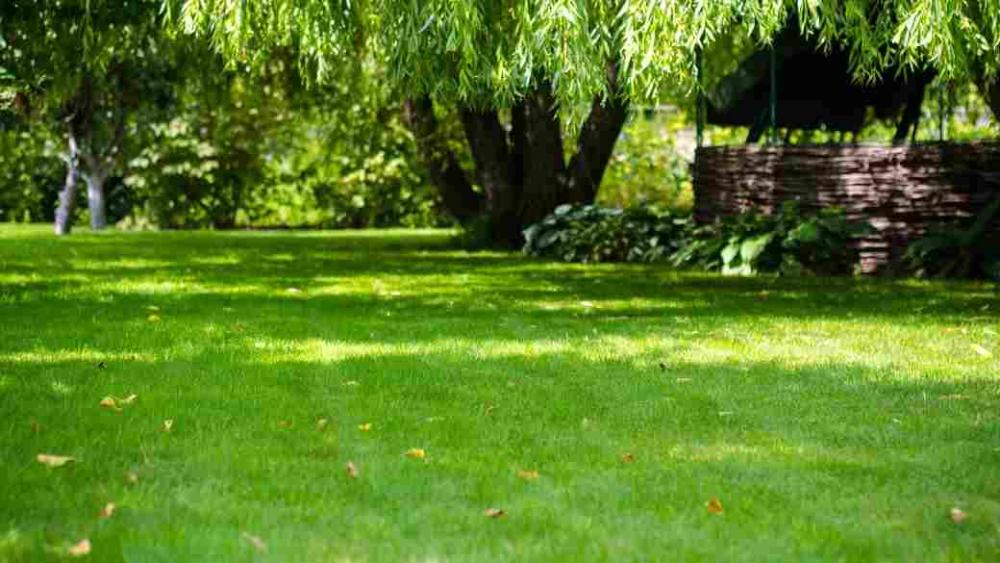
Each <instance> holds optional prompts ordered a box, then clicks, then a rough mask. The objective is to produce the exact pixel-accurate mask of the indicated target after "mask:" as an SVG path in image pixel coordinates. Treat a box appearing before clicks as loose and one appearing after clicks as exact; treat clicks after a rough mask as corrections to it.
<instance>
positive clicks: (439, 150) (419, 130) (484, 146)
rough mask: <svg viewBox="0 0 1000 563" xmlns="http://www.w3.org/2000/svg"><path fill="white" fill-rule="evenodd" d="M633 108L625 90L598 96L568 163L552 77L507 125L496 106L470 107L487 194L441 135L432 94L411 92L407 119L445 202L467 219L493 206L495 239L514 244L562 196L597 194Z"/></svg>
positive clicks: (583, 199) (470, 129)
mask: <svg viewBox="0 0 1000 563" xmlns="http://www.w3.org/2000/svg"><path fill="white" fill-rule="evenodd" d="M614 70H615V69H614V66H613V65H611V66H609V73H608V78H609V81H611V82H610V86H611V88H610V90H611V91H612V92H616V90H617V88H616V84H615V82H614V81H615V76H614ZM627 114H628V106H627V104H626V103H625V102H624V101H622V100H621V98H620V97H618V96H614V95H613V96H611V97H610V98H609V99H607V100H604V101H602V100H600V99H596V100H595V101H594V103H593V105H592V107H591V111H590V115H589V116H588V118H587V120H586V122H585V123H584V125H583V128H582V129H581V131H580V136H579V138H578V139H577V143H576V152H575V153H574V155H573V157H572V159H571V160H570V165H569V168H568V169H567V166H566V157H565V154H564V148H563V138H562V129H561V126H560V123H559V114H558V112H557V108H556V101H555V97H554V96H553V94H552V89H551V86H550V85H549V84H548V83H545V82H543V83H542V84H541V85H540V86H539V87H538V88H537V89H536V90H535V91H533V92H531V93H530V94H528V95H527V96H525V97H524V99H522V100H521V101H520V102H519V103H518V104H517V105H515V106H514V107H512V108H511V121H510V127H509V128H508V129H506V130H505V128H504V126H503V124H502V123H501V122H500V119H499V116H498V113H497V111H496V110H495V109H491V110H474V109H469V108H464V109H462V110H461V112H460V115H461V121H462V127H463V129H464V131H465V137H466V140H467V141H468V146H469V151H470V153H471V155H472V160H473V162H474V164H475V172H476V181H477V182H478V184H479V186H481V187H482V190H483V194H479V193H476V192H475V191H474V190H473V189H472V185H471V183H470V182H469V180H468V179H467V178H466V175H465V173H464V171H463V170H462V169H461V168H460V167H459V165H458V160H457V158H456V157H455V155H454V154H453V153H452V152H451V151H450V150H448V149H447V147H445V146H444V143H442V142H441V141H440V139H439V136H438V133H437V120H436V119H435V118H434V112H433V109H432V106H431V102H430V99H429V98H426V97H425V98H422V99H419V100H408V101H407V102H406V103H405V105H404V117H405V119H406V122H407V124H408V125H409V127H410V129H411V130H412V131H413V133H414V136H415V137H416V140H417V144H418V147H419V149H420V152H421V155H422V157H423V159H424V160H425V162H426V164H427V166H428V168H429V171H430V176H431V181H432V182H433V183H434V184H435V185H436V186H437V188H438V190H439V191H440V193H441V195H442V198H443V199H444V202H445V206H446V207H447V208H448V210H449V211H450V212H451V213H452V215H454V216H455V217H456V218H458V219H459V220H460V221H462V222H468V221H469V220H471V219H473V218H475V217H477V216H480V215H482V214H485V216H486V219H487V220H488V227H489V230H490V238H491V240H492V242H493V243H494V244H496V245H501V246H505V247H508V248H516V247H517V246H519V245H520V244H521V243H522V241H523V235H522V231H523V229H524V228H525V227H527V226H528V225H530V224H532V223H535V222H537V221H539V220H540V219H542V218H543V217H545V215H547V214H548V213H551V212H552V211H553V210H554V209H555V208H556V207H558V206H559V205H560V204H563V203H592V202H593V201H594V198H595V196H596V195H597V189H598V187H599V186H600V184H601V179H602V178H603V176H604V171H605V169H606V168H607V165H608V162H609V161H610V159H611V154H612V152H613V150H614V146H615V141H616V140H617V139H618V135H619V133H620V132H621V129H622V127H623V126H624V124H625V119H626V117H627Z"/></svg>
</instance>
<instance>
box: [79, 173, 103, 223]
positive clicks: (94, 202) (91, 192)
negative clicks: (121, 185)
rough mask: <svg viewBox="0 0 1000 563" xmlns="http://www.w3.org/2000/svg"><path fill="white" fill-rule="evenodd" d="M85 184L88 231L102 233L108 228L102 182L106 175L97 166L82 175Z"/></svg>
mask: <svg viewBox="0 0 1000 563" xmlns="http://www.w3.org/2000/svg"><path fill="white" fill-rule="evenodd" d="M82 176H83V180H84V182H86V183H87V208H88V209H89V210H90V229H91V230H93V231H103V230H104V229H105V228H107V226H108V215H107V202H106V201H105V199H104V180H105V178H106V177H107V173H106V172H105V171H104V170H102V169H101V167H100V166H99V165H97V166H94V168H93V169H91V171H90V172H89V173H87V174H83V175H82Z"/></svg>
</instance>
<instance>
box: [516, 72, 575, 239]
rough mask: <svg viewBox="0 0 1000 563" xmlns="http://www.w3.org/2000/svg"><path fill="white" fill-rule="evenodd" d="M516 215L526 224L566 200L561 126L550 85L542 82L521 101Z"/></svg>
mask: <svg viewBox="0 0 1000 563" xmlns="http://www.w3.org/2000/svg"><path fill="white" fill-rule="evenodd" d="M521 194H522V197H521V206H520V213H519V216H520V219H521V222H522V224H523V225H525V226H526V225H530V224H531V223H534V222H536V221H538V220H540V219H541V218H542V217H544V216H545V215H546V214H548V213H549V212H551V211H552V210H553V209H555V208H556V207H557V206H559V204H562V203H566V202H567V201H569V198H568V197H567V196H568V193H567V190H566V159H565V156H564V155H563V141H562V129H561V126H560V124H559V114H558V113H557V112H556V101H555V97H554V96H553V95H552V88H551V86H550V85H549V84H548V83H545V82H543V83H542V84H541V85H540V86H539V87H538V89H537V90H535V92H533V93H532V94H530V95H529V96H528V97H527V99H525V103H524V184H523V185H522V187H521Z"/></svg>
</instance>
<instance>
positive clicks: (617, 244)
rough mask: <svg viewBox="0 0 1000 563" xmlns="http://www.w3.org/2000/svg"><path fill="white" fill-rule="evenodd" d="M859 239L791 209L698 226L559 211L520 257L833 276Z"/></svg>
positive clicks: (825, 216)
mask: <svg viewBox="0 0 1000 563" xmlns="http://www.w3.org/2000/svg"><path fill="white" fill-rule="evenodd" d="M858 234H860V231H859V229H858V227H856V226H855V225H853V224H851V223H850V222H848V221H847V219H846V218H845V217H844V215H843V212H842V211H841V210H839V209H827V210H823V211H821V212H820V213H818V214H816V215H811V216H805V215H803V214H802V213H801V210H800V208H799V206H798V204H796V203H795V202H789V203H786V204H785V205H783V206H782V208H781V210H780V211H779V212H778V213H774V214H771V215H763V214H759V213H745V214H741V215H738V216H735V217H731V218H727V219H724V220H721V221H718V222H716V223H713V224H710V225H702V226H695V225H694V223H693V221H692V220H691V218H690V217H689V216H686V215H676V214H672V213H663V212H657V211H653V210H649V209H643V208H636V209H628V210H621V209H611V208H604V207H599V206H596V205H583V206H570V205H563V206H560V207H559V208H557V209H556V210H555V212H553V213H552V214H550V215H548V216H547V217H545V218H544V219H542V220H541V221H539V222H538V223H536V224H535V225H532V226H531V227H529V228H528V229H527V230H525V232H524V236H525V239H526V243H525V246H524V252H525V253H526V254H529V255H532V256H544V257H550V258H556V259H558V260H563V261H566V262H653V261H669V262H671V263H673V264H674V265H676V266H681V267H690V268H701V269H706V270H710V271H721V272H722V273H724V274H734V275H752V274H757V273H778V274H785V275H797V274H803V273H814V274H830V275H835V274H849V273H851V272H852V270H853V268H854V266H855V264H856V263H857V254H856V252H855V251H854V250H853V249H852V247H851V245H850V244H849V243H850V240H851V238H853V237H855V236H857V235H858Z"/></svg>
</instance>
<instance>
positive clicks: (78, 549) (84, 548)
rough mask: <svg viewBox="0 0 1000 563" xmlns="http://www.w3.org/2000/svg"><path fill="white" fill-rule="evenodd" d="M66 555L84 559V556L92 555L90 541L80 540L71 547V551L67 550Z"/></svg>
mask: <svg viewBox="0 0 1000 563" xmlns="http://www.w3.org/2000/svg"><path fill="white" fill-rule="evenodd" d="M66 553H68V554H69V556H70V557H83V556H84V555H87V554H88V553H90V540H88V539H82V540H80V541H79V542H77V543H75V544H73V545H71V546H70V547H69V549H68V550H66Z"/></svg>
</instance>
